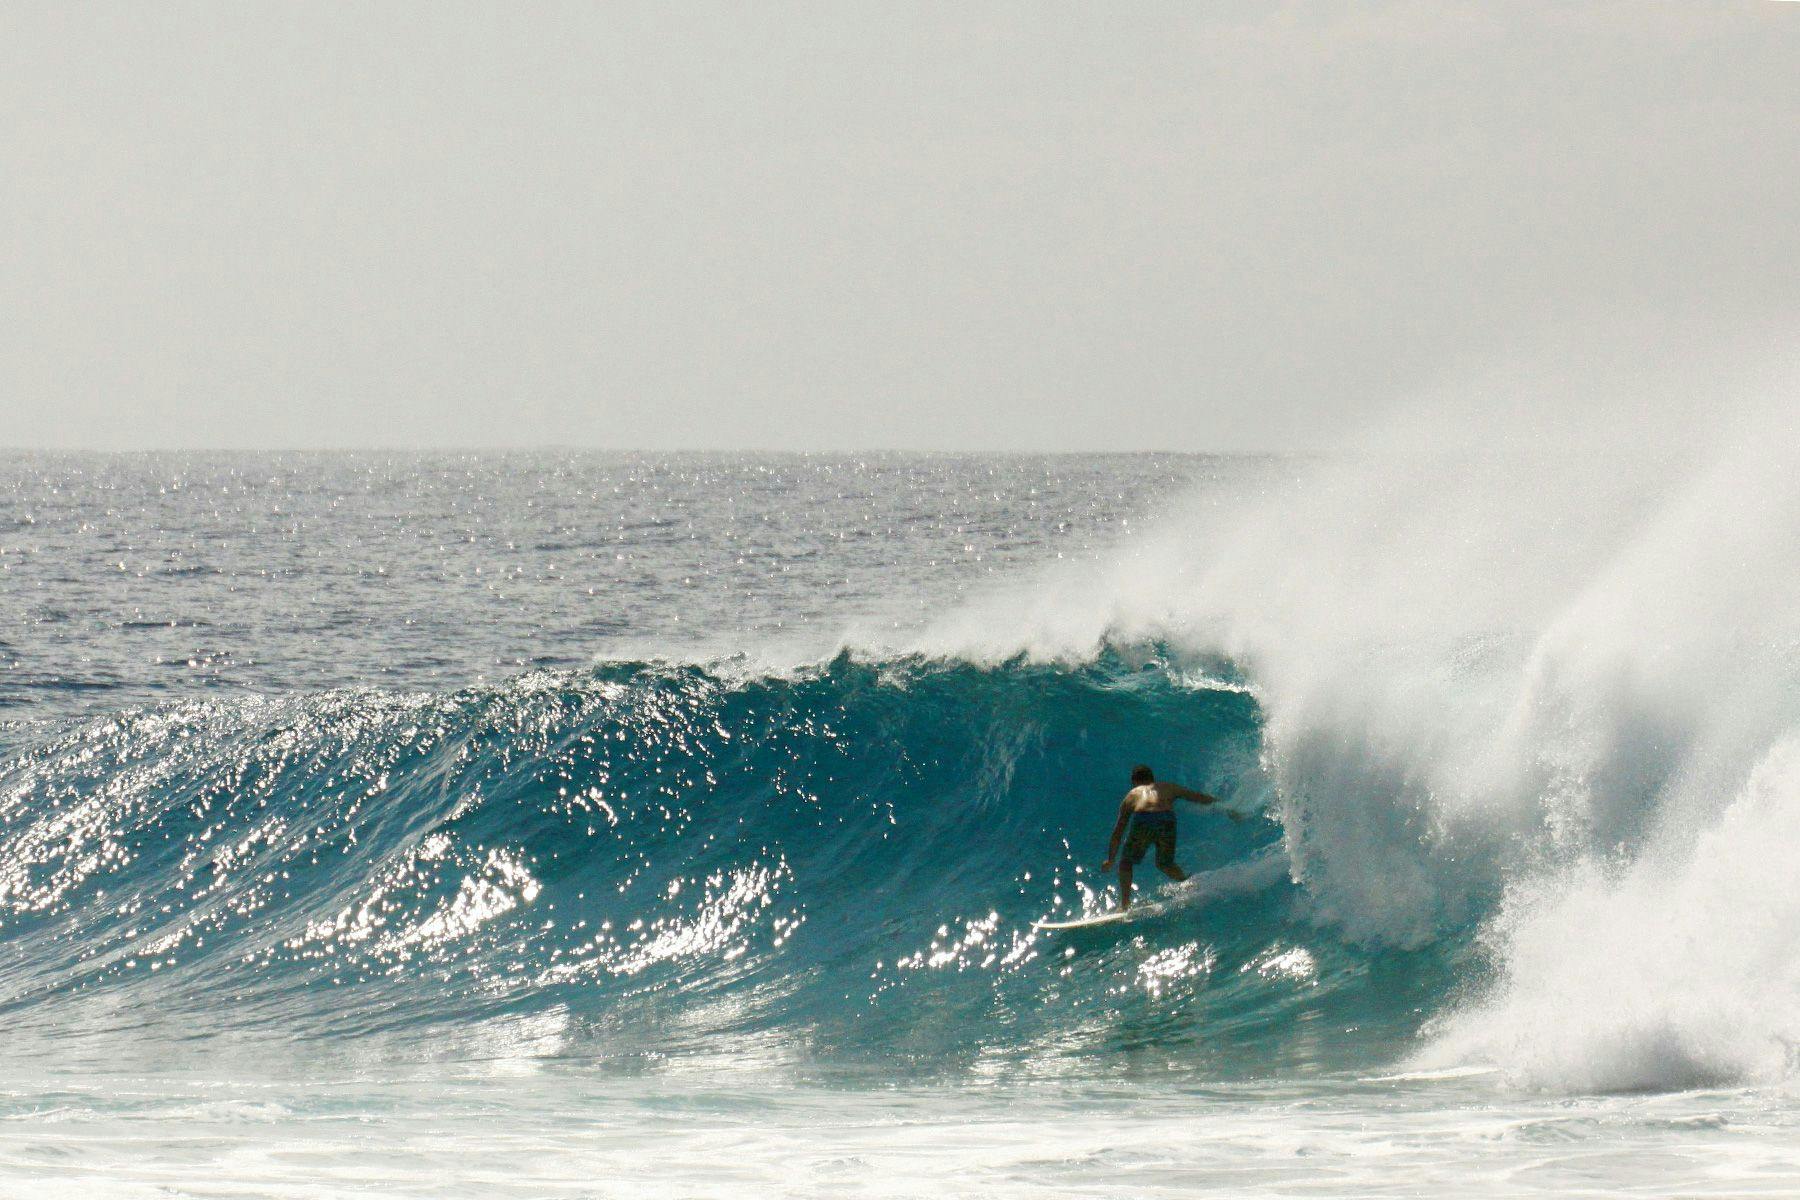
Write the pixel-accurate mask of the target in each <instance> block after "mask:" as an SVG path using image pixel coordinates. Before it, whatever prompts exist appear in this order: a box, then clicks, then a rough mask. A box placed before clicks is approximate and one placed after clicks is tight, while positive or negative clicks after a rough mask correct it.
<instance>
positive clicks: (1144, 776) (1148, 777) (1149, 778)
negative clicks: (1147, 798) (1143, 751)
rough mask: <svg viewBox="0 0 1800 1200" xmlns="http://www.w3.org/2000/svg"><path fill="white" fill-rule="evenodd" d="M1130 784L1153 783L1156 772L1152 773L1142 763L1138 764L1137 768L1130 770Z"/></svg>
mask: <svg viewBox="0 0 1800 1200" xmlns="http://www.w3.org/2000/svg"><path fill="white" fill-rule="evenodd" d="M1131 782H1132V783H1134V784H1138V783H1155V782H1156V772H1155V771H1152V770H1151V769H1150V768H1149V767H1146V766H1145V765H1144V764H1143V763H1139V764H1138V765H1137V766H1135V767H1133V768H1131Z"/></svg>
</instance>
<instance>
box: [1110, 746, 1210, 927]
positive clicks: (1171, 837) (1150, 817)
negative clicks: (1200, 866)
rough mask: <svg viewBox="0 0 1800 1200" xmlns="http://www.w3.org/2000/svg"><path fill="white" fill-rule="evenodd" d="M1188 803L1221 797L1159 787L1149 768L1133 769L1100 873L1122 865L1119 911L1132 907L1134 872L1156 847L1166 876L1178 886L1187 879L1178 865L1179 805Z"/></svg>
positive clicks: (1171, 786)
mask: <svg viewBox="0 0 1800 1200" xmlns="http://www.w3.org/2000/svg"><path fill="white" fill-rule="evenodd" d="M1177 800H1188V801H1192V802H1193V803H1195V804H1217V803H1218V802H1219V798H1218V797H1217V796H1209V795H1207V794H1206V793H1205V792H1196V791H1195V790H1194V789H1193V788H1185V787H1182V786H1181V785H1180V784H1178V783H1159V782H1157V778H1156V775H1155V774H1154V773H1153V772H1152V771H1151V770H1150V768H1149V767H1145V766H1136V767H1133V768H1131V790H1130V791H1129V792H1126V793H1125V799H1124V800H1122V801H1120V802H1119V820H1118V822H1117V823H1116V824H1115V825H1114V826H1113V831H1112V841H1111V842H1109V843H1107V847H1106V865H1105V866H1103V867H1101V868H1100V869H1101V870H1103V871H1110V870H1112V869H1113V863H1114V862H1118V864H1119V911H1120V912H1124V911H1125V910H1126V909H1128V908H1130V907H1131V869H1132V868H1133V867H1135V866H1136V865H1137V864H1138V863H1140V862H1143V861H1144V852H1145V851H1147V850H1148V849H1150V847H1152V846H1155V847H1156V866H1157V869H1158V870H1160V871H1161V872H1162V873H1163V874H1164V875H1167V876H1168V877H1169V878H1170V879H1173V880H1176V881H1177V882H1179V881H1181V880H1183V879H1186V878H1187V872H1186V871H1184V870H1182V869H1181V867H1180V865H1179V864H1177V863H1176V861H1175V801H1177ZM1127 825H1129V826H1130V827H1131V836H1130V837H1129V838H1126V837H1125V828H1126V826H1127ZM1121 839H1124V840H1125V857H1124V859H1123V860H1120V858H1119V842H1120V840H1121Z"/></svg>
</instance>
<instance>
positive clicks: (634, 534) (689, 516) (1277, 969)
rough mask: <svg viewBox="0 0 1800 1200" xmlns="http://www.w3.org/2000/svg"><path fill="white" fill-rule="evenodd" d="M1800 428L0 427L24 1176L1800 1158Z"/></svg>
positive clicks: (1634, 1163) (1443, 1167) (308, 1182)
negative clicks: (1553, 444)
mask: <svg viewBox="0 0 1800 1200" xmlns="http://www.w3.org/2000/svg"><path fill="white" fill-rule="evenodd" d="M1789 466H1790V464H1789V463H1788V461H1787V459H1786V452H1785V451H1783V450H1781V449H1780V447H1779V446H1777V445H1773V444H1772V443H1770V442H1767V441H1764V442H1757V441H1755V440H1754V439H1752V440H1751V441H1750V442H1748V443H1746V444H1744V445H1735V444H1734V445H1730V446H1725V447H1723V448H1709V449H1705V450H1697V451H1695V452H1693V453H1692V454H1691V455H1689V456H1687V457H1686V458H1683V459H1681V460H1679V461H1668V460H1657V461H1654V462H1650V461H1634V460H1628V459H1620V460H1618V461H1608V462H1594V461H1590V460H1587V459H1582V458H1578V457H1575V456H1568V457H1563V458H1558V459H1555V460H1547V461H1546V460H1532V461H1530V462H1520V461H1516V460H1513V459H1510V458H1507V457H1505V456H1493V457H1488V458H1481V459H1476V460H1467V459H1451V458H1447V457H1443V456H1437V457H1424V456H1417V457H1413V458H1403V459H1398V460H1397V459H1392V458H1356V457H1346V458H1342V459H1331V460H1312V459H1272V458H1211V457H1203V456H1056V457H1026V456H991V457H990V456H965V455H907V454H884V455H873V456H801V455H705V454H692V455H687V454H670V455H655V454H642V455H611V454H598V453H595V454H568V455H563V454H553V453H542V454H504V455H481V456H463V455H448V454H446V455H389V454H373V453H370V454H270V455H251V454H166V455H164V454H144V455H124V456H101V455H48V454H11V455H7V456H4V457H0V615H3V617H4V624H3V626H0V1011H3V1013H4V1022H5V1024H4V1028H5V1031H6V1039H5V1049H4V1056H3V1058H0V1062H3V1063H4V1072H3V1074H0V1194H5V1195H18V1196H63V1195H67V1196H71V1197H81V1198H82V1200H100V1198H110V1197H169V1196H193V1197H244V1196H259V1197H260V1196H270V1197H335V1196H356V1195H372V1196H418V1197H458V1196H467V1197H577V1196H582V1197H587V1196H591V1197H620V1198H626V1197H630V1198H636V1197H671V1198H673V1197H684V1198H685V1197H743V1196H757V1197H760V1196H782V1197H814V1196H816V1197H839V1196H931V1197H946V1196H970V1197H977V1196H979V1197H1009V1196H1068V1197H1090V1196H1121V1197H1123V1196H1131V1197H1141V1196H1195V1195H1210V1194H1216V1195H1222V1196H1262V1195H1267V1196H1440V1195H1458V1196H1517V1195H1526V1194H1545V1195H1550V1194H1556V1195H1602V1194H1605V1195H1644V1196H1668V1195H1684V1196H1739V1195H1759V1194H1760V1195H1792V1194H1795V1193H1796V1192H1797V1191H1800V1117H1797V1113H1800V1110H1797V1109H1796V1105H1795V1100H1796V1094H1795V1089H1794V1079H1795V1074H1796V1048H1797V1047H1800V600H1796V598H1795V596H1796V593H1795V591H1794V583H1795V580H1796V579H1800V481H1797V477H1796V474H1795V472H1793V471H1792V470H1790V469H1789ZM1139 761H1143V762H1148V763H1150V764H1151V765H1153V766H1154V767H1155V768H1156V769H1157V772H1158V775H1159V777H1162V778H1168V779H1173V780H1176V781H1178V782H1182V783H1186V784H1188V785H1190V786H1194V787H1198V788H1203V789H1206V790H1208V791H1211V792H1215V793H1217V794H1219V795H1221V796H1222V797H1224V798H1225V800H1226V801H1227V802H1228V804H1229V805H1230V806H1231V807H1232V808H1233V809H1234V810H1236V811H1238V812H1240V813H1242V814H1244V817H1245V819H1243V820H1241V821H1236V822H1233V821H1229V820H1226V819H1224V818H1223V817H1222V816H1221V815H1220V814H1218V813H1216V812H1210V811H1207V810H1203V809H1198V808H1187V807H1184V809H1183V811H1182V813H1181V850H1180V854H1179V857H1180V859H1181V861H1182V862H1183V863H1184V865H1185V866H1186V867H1187V869H1188V870H1189V871H1191V872H1192V873H1193V874H1194V876H1195V879H1194V882H1193V883H1192V884H1191V885H1189V886H1187V887H1185V888H1182V889H1179V890H1169V891H1166V892H1165V893H1163V895H1162V896H1161V897H1160V898H1162V899H1165V900H1167V901H1168V907H1167V910H1166V911H1165V912H1163V913H1162V914H1160V915H1156V916H1148V917H1144V918H1141V919H1138V920H1135V921H1133V922H1130V923H1127V924H1124V925H1121V926H1115V927H1111V928H1103V929H1098V930H1093V931H1088V932H1085V933H1075V934H1054V935H1046V934H1041V933H1034V932H1033V931H1032V929H1031V927H1030V926H1031V923H1032V922H1033V921H1034V920H1038V919H1041V918H1045V917H1058V918H1065V919H1066V918H1068V917H1070V916H1073V915H1078V914H1080V913H1083V912H1098V911H1101V910H1102V909H1104V908H1105V907H1106V906H1107V904H1108V900H1107V897H1106V889H1107V887H1108V885H1109V883H1110V880H1109V879H1108V878H1105V877H1103V876H1102V875H1101V874H1100V871H1099V865H1100V861H1101V860H1102V859H1103V858H1104V857H1105V846H1106V838H1107V834H1108V832H1109V830H1110V828H1111V824H1112V819H1113V816H1114V814H1115V812H1116V806H1117V803H1118V800H1119V797H1120V795H1121V794H1122V793H1123V792H1124V791H1125V789H1126V786H1127V783H1126V775H1127V772H1128V771H1129V769H1130V767H1131V766H1132V764H1134V763H1136V762H1139ZM1146 876H1147V877H1148V878H1146ZM1140 878H1141V879H1146V882H1150V881H1157V882H1160V880H1159V878H1158V877H1156V876H1155V875H1154V873H1153V872H1144V873H1142V874H1141V875H1140Z"/></svg>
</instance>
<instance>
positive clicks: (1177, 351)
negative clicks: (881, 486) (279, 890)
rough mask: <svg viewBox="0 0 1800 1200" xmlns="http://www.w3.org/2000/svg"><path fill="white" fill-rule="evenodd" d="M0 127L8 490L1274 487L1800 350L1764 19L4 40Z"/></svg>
mask: <svg viewBox="0 0 1800 1200" xmlns="http://www.w3.org/2000/svg"><path fill="white" fill-rule="evenodd" d="M0 104H3V107H0V239H4V262H3V263H0V444H5V445H14V446H82V447H124V448H132V447H152V446H155V447H163V446H234V447H235V446H283V447H285V446H348V445H382V446H408V445H434V446H503V445H504V446H514V445H592V446H609V447H653V448H660V447H721V448H739V447H745V448H749V447H755V448H796V449H846V448H876V447H890V446H898V447H935V448H955V447H972V448H983V449H1049V450H1057V449H1070V450H1075V449H1153V448H1162V449H1182V450H1205V449H1256V448H1286V447H1312V446H1318V445H1321V444H1328V443H1329V442H1330V441H1331V440H1332V439H1333V438H1335V437H1336V436H1338V435H1339V434H1340V433H1341V432H1343V431H1344V430H1346V429H1348V428H1351V427H1354V426H1355V425H1357V424H1358V423H1359V422H1361V421H1363V420H1366V419H1367V417H1368V416H1369V414H1371V413H1372V412H1374V411H1376V410H1378V409H1380V408H1381V407H1382V406H1384V405H1387V404H1389V403H1391V402H1393V401H1394V400H1396V399H1399V398H1404V397H1408V396H1414V395H1418V394H1421V393H1428V392H1430V391H1432V390H1433V389H1450V390H1454V388H1455V386H1456V381H1457V380H1458V379H1460V378H1462V377H1464V376H1465V375H1469V376H1474V375H1480V374H1482V373H1484V372H1487V373H1491V372H1492V371H1493V370H1495V369H1496V367H1498V368H1499V369H1500V370H1502V371H1503V372H1512V373H1514V374H1515V375H1521V376H1529V377H1534V378H1535V377H1538V376H1545V377H1563V376H1568V377H1578V376H1581V375H1582V374H1583V371H1584V370H1585V369H1586V367H1587V366H1591V365H1592V364H1595V363H1599V364H1602V365H1603V366H1606V369H1609V370H1610V369H1611V368H1610V366H1607V364H1617V363H1626V364H1631V365H1633V366H1634V367H1635V368H1636V369H1639V370H1642V371H1644V372H1647V373H1651V374H1654V373H1655V372H1656V370H1657V369H1658V367H1659V364H1663V363H1673V362H1675V361H1677V360H1686V359H1691V358H1692V357H1693V356H1695V355H1702V354H1704V353H1705V352H1706V351H1707V350H1708V348H1709V347H1712V346H1714V345H1715V344H1719V345H1724V344H1730V345H1748V346H1751V347H1754V346H1756V345H1758V344H1760V343H1761V342H1762V341H1765V340H1766V341H1769V342H1771V343H1773V342H1777V341H1779V340H1781V339H1783V338H1785V339H1786V340H1787V341H1788V343H1789V344H1792V342H1793V340H1794V328H1795V326H1794V318H1795V317H1796V316H1797V315H1800V4H1786V3H1761V4H1749V3H1735V4H1710V3H1696V2H1688V3H1633V4H1589V5H1575V4H1560V3H1559V4H1547V3H1534V4H1525V3H1507V4H1446V3H1432V4H1419V5H1412V4H1368V5H1344V4H1338V3H1325V2H1320V3H1316V4H1308V5H1296V6H1291V7H1289V6H1276V5H1264V4H1244V5H1224V4H1202V3H1198V2H1195V0H1187V2H1184V3H1178V4H1151V3H1136V4H1093V3H1072V4H1053V3H1034V4H970V3H950V4H930V5H924V4H901V3H883V4H858V3H845V2H830V3H818V4H808V5H800V4H776V3H757V4H669V3H663V2H658V3H653V4H642V5H639V4H628V3H581V4H550V3H537V4H499V3H496V4H488V5H471V4H463V3H445V2H443V0H432V2H430V3H411V2H401V0H390V2H385V3H374V2H371V3H360V4H344V3H304V4H301V3H155V4H147V3H139V2H137V0H131V2H129V3H118V4H80V5H76V4H70V3H66V2H63V0H57V2H53V3H33V2H29V0H8V2H7V3H6V4H5V5H4V6H0ZM1589 373H1590V374H1592V373H1593V372H1589ZM1584 387H1585V388H1589V389H1590V390H1591V387H1592V382H1591V380H1590V381H1589V382H1588V383H1586V384H1583V385H1582V386H1581V387H1577V386H1575V385H1571V393H1572V394H1571V400H1570V402H1571V403H1577V404H1578V403H1583V402H1587V401H1584V399H1583V398H1582V394H1583V393H1582V389H1583V388H1584Z"/></svg>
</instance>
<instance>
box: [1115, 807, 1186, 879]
mask: <svg viewBox="0 0 1800 1200" xmlns="http://www.w3.org/2000/svg"><path fill="white" fill-rule="evenodd" d="M1152 846H1155V847H1156V865H1157V866H1159V867H1168V866H1173V865H1174V863H1175V814H1174V813H1172V812H1141V813H1132V814H1131V832H1130V833H1129V834H1128V835H1127V836H1126V838H1125V861H1126V862H1128V863H1130V864H1131V865H1132V866H1136V865H1137V864H1138V863H1141V862H1143V861H1144V854H1145V853H1146V852H1147V851H1148V850H1149V849H1150V847H1152Z"/></svg>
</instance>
